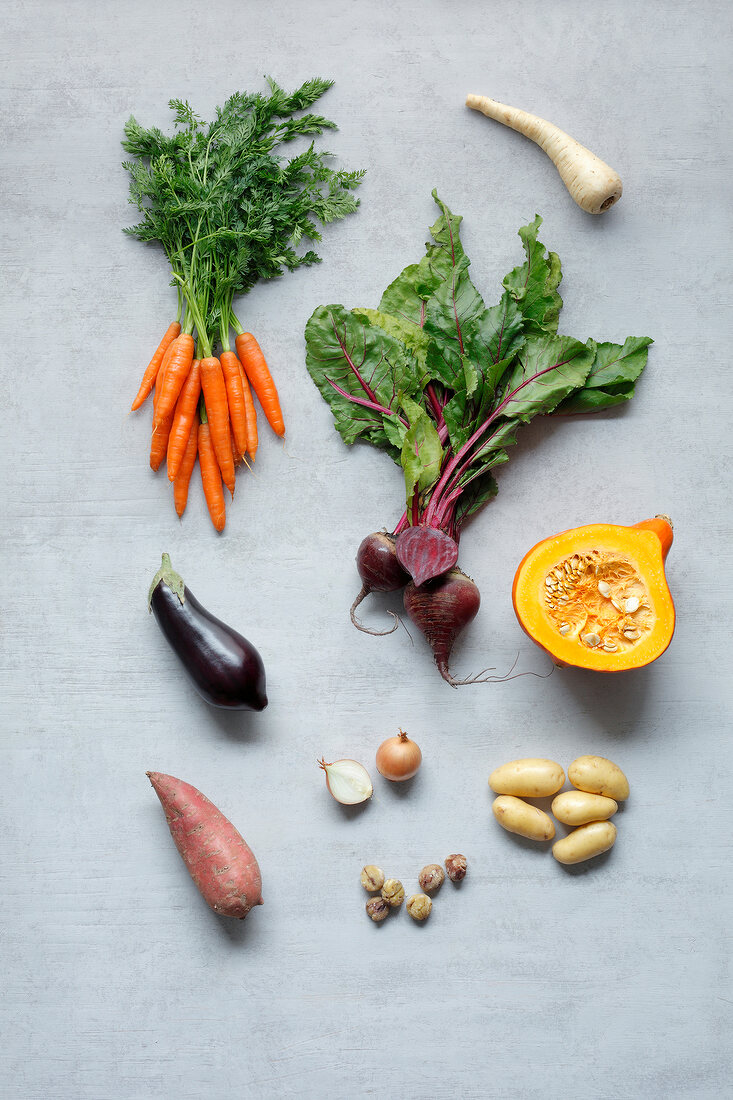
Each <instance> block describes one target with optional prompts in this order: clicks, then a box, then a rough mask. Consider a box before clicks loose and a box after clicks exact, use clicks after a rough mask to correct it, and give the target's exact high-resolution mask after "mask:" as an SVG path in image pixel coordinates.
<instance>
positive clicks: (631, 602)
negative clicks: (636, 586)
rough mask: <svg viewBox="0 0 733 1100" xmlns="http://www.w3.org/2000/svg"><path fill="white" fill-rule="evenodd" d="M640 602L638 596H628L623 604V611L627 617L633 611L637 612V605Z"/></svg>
mask: <svg viewBox="0 0 733 1100" xmlns="http://www.w3.org/2000/svg"><path fill="white" fill-rule="evenodd" d="M640 603H641V600H640V599H639V597H638V596H629V598H628V600H626V601H625V603H624V611H625V612H626V614H627V615H631V614H633V612H634V611H638V610H639V604H640Z"/></svg>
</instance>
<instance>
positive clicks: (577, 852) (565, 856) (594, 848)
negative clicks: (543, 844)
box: [552, 821, 616, 863]
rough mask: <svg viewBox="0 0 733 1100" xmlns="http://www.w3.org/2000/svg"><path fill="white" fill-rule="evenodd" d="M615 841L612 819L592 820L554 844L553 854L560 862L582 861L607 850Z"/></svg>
mask: <svg viewBox="0 0 733 1100" xmlns="http://www.w3.org/2000/svg"><path fill="white" fill-rule="evenodd" d="M615 843H616V826H615V825H612V824H611V822H610V821H591V822H589V823H588V824H587V825H581V826H580V828H579V829H573V831H572V833H568V835H567V836H566V837H563V839H562V840H558V841H557V843H556V844H553V845H552V854H553V856H554V857H555V859H556V860H557V861H558V863H582V862H583V860H584V859H593V856H599V855H600V854H601V852H607V851H608V849H609V848H613V846H614V844H615Z"/></svg>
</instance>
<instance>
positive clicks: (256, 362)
mask: <svg viewBox="0 0 733 1100" xmlns="http://www.w3.org/2000/svg"><path fill="white" fill-rule="evenodd" d="M235 343H236V348H237V355H238V356H239V361H240V363H241V364H242V367H243V369H244V373H245V374H246V375H247V380H248V381H249V384H250V385H251V387H252V389H253V390H254V391H255V393H256V394H257V400H258V401H259V403H260V405H261V406H262V411H263V413H264V414H265V416H266V417H267V422H268V424H269V425H270V427H271V428H272V430H273V432H274V433H275V435H285V423H284V421H283V414H282V411H281V409H280V399H279V398H278V396H277V390H276V389H275V383H274V382H273V380H272V375H271V374H270V370H269V367H268V366H267V362H266V360H265V357H264V355H263V354H262V348H261V347H260V345H259V344H258V343H257V341H256V340H255V338H254V336H253V335H252V333H251V332H240V333H239V335H238V336H237V339H236V341H235Z"/></svg>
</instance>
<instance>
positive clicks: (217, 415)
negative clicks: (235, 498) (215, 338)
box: [201, 355, 234, 495]
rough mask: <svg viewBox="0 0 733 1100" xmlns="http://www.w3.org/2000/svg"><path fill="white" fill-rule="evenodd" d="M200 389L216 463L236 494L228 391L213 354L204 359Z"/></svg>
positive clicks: (229, 488) (226, 483)
mask: <svg viewBox="0 0 733 1100" xmlns="http://www.w3.org/2000/svg"><path fill="white" fill-rule="evenodd" d="M201 389H202V390H203V391H204V401H205V403H206V418H207V420H208V427H209V433H210V436H211V444H212V446H213V448H214V453H215V454H216V461H217V462H218V464H219V469H220V470H221V476H222V478H223V479H224V484H225V485H226V487H227V489H228V490H229V492H230V493H232V495H233V494H234V462H233V461H232V445H231V443H230V441H229V411H228V407H227V388H226V383H225V382H224V375H223V373H222V369H221V363H220V362H219V360H218V359H217V358H216V356H215V355H210V356H209V357H208V359H202V360H201Z"/></svg>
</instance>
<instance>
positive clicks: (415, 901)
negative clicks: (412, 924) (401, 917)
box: [407, 894, 433, 921]
mask: <svg viewBox="0 0 733 1100" xmlns="http://www.w3.org/2000/svg"><path fill="white" fill-rule="evenodd" d="M432 908H433V903H432V901H431V900H430V898H429V897H428V895H427V894H413V895H412V897H410V898H408V900H407V912H408V913H409V914H410V916H411V917H412V919H413V920H416V921H424V920H427V919H428V917H429V916H430V913H431V911H432Z"/></svg>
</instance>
